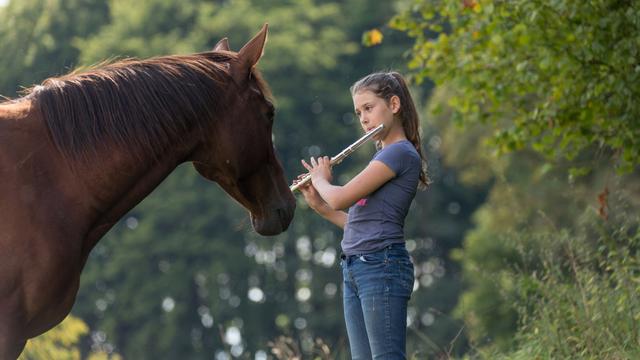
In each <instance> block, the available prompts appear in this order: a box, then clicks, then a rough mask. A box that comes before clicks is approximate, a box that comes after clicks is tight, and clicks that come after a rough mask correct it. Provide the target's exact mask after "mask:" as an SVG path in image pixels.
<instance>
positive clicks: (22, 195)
mask: <svg viewBox="0 0 640 360" xmlns="http://www.w3.org/2000/svg"><path fill="white" fill-rule="evenodd" d="M266 36H267V27H266V25H265V26H264V27H263V29H262V30H261V31H260V33H258V34H257V35H256V36H255V37H254V38H253V39H252V40H251V41H249V42H248V43H247V44H246V45H245V46H244V47H243V48H242V49H241V50H240V51H239V52H237V53H236V52H232V51H229V48H228V43H227V41H226V39H223V40H222V41H220V42H219V43H218V44H217V45H216V47H215V48H214V49H213V51H209V52H205V53H200V54H193V55H188V56H166V57H157V58H152V59H148V60H142V61H139V60H126V61H121V62H117V63H113V64H110V65H104V66H101V67H98V68H95V69H90V70H86V71H82V72H79V73H72V74H69V75H66V76H63V77H60V78H52V79H48V80H46V81H45V82H43V84H42V85H40V86H36V87H34V88H33V89H32V90H31V91H30V92H29V94H28V95H26V96H25V97H23V98H21V99H17V100H13V101H8V102H5V103H3V104H0V359H2V360H4V359H14V358H16V357H17V356H18V355H19V354H20V352H21V351H22V349H23V348H24V344H25V342H26V340H27V339H29V338H32V337H35V336H37V335H39V334H41V333H43V332H45V331H46V330H48V329H50V328H51V327H53V326H54V325H56V324H57V323H59V322H60V321H61V320H62V319H63V318H64V317H65V316H66V315H67V314H68V313H69V311H70V309H71V307H72V305H73V302H74V300H75V296H76V293H77V291H78V284H79V279H80V272H81V270H82V268H83V267H84V264H85V262H86V260H87V256H88V255H89V252H90V251H91V249H92V248H93V247H94V246H95V245H96V243H97V242H98V240H99V239H100V238H101V237H102V236H103V235H104V234H105V233H106V232H107V231H108V230H109V229H110V228H111V227H112V226H113V225H114V224H115V223H116V222H117V221H118V219H120V218H121V217H122V216H123V215H124V214H125V213H127V211H129V210H130V209H131V208H133V207H134V206H135V205H136V204H138V203H139V202H140V201H141V200H142V199H143V198H144V197H145V196H147V195H148V194H149V193H150V192H151V191H152V190H153V189H154V188H155V187H156V186H157V185H158V184H159V183H160V182H161V181H162V180H163V179H164V178H165V177H166V176H168V175H169V173H171V171H172V170H173V169H175V168H176V166H177V165H179V164H180V163H183V162H185V161H191V162H193V164H194V165H195V168H196V169H197V171H198V172H199V173H200V174H201V175H202V176H204V177H205V178H207V179H209V180H212V181H215V182H217V183H218V184H219V185H220V186H221V187H222V188H223V189H224V190H225V191H226V192H227V193H228V194H229V195H230V196H231V197H233V198H234V199H235V200H237V201H238V202H239V203H240V204H241V205H242V206H244V207H245V208H246V209H247V210H248V211H249V212H250V215H251V220H252V224H253V227H254V228H255V230H256V231H257V232H258V233H260V234H262V235H275V234H279V233H281V232H282V231H285V230H286V229H287V227H288V226H289V223H290V222H291V219H292V217H293V213H294V209H295V199H294V197H293V195H292V194H291V191H289V187H288V184H287V182H286V181H285V179H284V175H283V171H282V166H281V164H280V162H279V161H278V159H277V158H276V156H275V154H274V148H273V144H272V139H271V128H272V123H273V117H274V107H273V105H272V103H271V101H270V94H269V92H268V88H267V86H266V83H265V82H264V81H263V80H262V79H261V77H260V74H259V73H258V72H257V70H256V69H255V68H254V66H255V64H256V63H257V62H258V60H259V59H260V57H261V56H262V52H263V48H264V44H265V40H266Z"/></svg>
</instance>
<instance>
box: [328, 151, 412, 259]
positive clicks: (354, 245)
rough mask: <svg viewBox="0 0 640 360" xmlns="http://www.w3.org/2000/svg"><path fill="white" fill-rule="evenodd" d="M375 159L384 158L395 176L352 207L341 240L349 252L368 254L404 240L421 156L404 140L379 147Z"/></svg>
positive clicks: (347, 253)
mask: <svg viewBox="0 0 640 360" xmlns="http://www.w3.org/2000/svg"><path fill="white" fill-rule="evenodd" d="M374 160H378V161H382V162H383V163H384V164H385V165H387V166H388V167H389V168H390V169H391V170H393V172H394V173H395V176H394V177H393V178H392V179H391V180H389V181H388V182H386V183H385V184H384V185H382V186H381V187H380V188H378V189H377V190H376V191H374V192H372V193H371V194H369V195H368V196H367V197H365V198H363V199H360V200H359V201H358V202H356V203H355V204H353V206H351V207H350V208H349V214H348V218H347V222H346V224H345V226H344V236H343V238H342V243H341V245H342V252H343V253H345V254H346V255H358V254H367V253H371V252H375V251H377V250H380V249H382V248H384V247H386V246H388V245H391V244H393V243H401V242H403V241H404V219H405V217H406V216H407V213H408V212H409V206H410V205H411V201H412V200H413V198H414V196H415V195H416V190H417V188H418V181H419V179H420V169H421V160H420V155H419V154H418V152H417V151H416V149H415V147H414V146H413V144H411V142H410V141H408V140H402V141H398V142H396V143H393V144H390V145H387V146H385V147H384V148H382V149H381V150H379V151H378V152H377V153H376V154H375V155H374V156H373V160H372V161H374Z"/></svg>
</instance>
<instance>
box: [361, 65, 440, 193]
mask: <svg viewBox="0 0 640 360" xmlns="http://www.w3.org/2000/svg"><path fill="white" fill-rule="evenodd" d="M350 90H351V95H352V96H353V95H355V94H356V93H358V92H360V91H371V92H372V93H374V94H375V95H376V96H378V97H379V98H382V99H384V100H385V101H386V102H387V103H389V101H390V100H391V98H392V97H393V96H394V95H395V96H397V97H398V98H400V111H399V112H398V116H400V118H401V120H402V127H403V128H404V133H405V135H406V136H407V139H408V140H409V141H410V142H411V143H412V144H413V146H414V147H415V148H416V151H418V154H420V159H421V169H420V184H419V188H421V189H424V188H426V187H427V186H428V185H429V184H430V183H431V180H430V179H429V177H428V176H427V162H426V159H425V156H424V154H423V153H422V145H421V141H420V118H419V117H418V112H417V111H416V106H415V105H414V103H413V99H412V98H411V94H410V93H409V88H408V87H407V83H406V82H405V80H404V78H403V77H402V75H400V74H399V73H397V72H395V71H390V72H376V73H373V74H369V75H367V76H365V77H363V78H362V79H360V80H358V81H356V83H355V84H353V85H352V86H351V89H350Z"/></svg>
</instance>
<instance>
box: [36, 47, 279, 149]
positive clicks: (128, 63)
mask: <svg viewBox="0 0 640 360" xmlns="http://www.w3.org/2000/svg"><path fill="white" fill-rule="evenodd" d="M235 56H236V55H235V54H234V53H230V52H224V51H220V52H206V53H200V54H194V55H179V56H163V57H156V58H151V59H147V60H136V59H127V60H122V61H119V62H115V63H111V64H106V65H101V66H98V67H96V68H89V69H86V70H79V71H75V72H72V73H70V74H67V75H64V76H62V77H57V78H49V79H47V80H45V81H44V82H43V83H42V85H39V86H36V87H34V88H33V89H31V92H30V93H29V94H28V96H27V97H29V98H31V99H32V100H33V101H34V103H35V104H36V107H37V108H38V109H39V111H40V113H41V114H42V116H43V118H44V121H45V123H46V125H47V127H48V129H49V133H50V135H51V138H52V140H53V142H54V143H55V145H56V147H57V148H58V150H60V152H61V153H62V154H63V156H65V157H66V158H68V159H74V160H85V161H88V160H91V159H92V158H94V156H93V155H95V154H96V153H97V152H98V150H99V149H108V147H109V146H111V147H113V146H117V147H120V148H122V149H126V151H127V152H128V153H129V154H130V155H131V156H133V157H135V158H137V159H138V160H144V159H148V158H149V156H152V157H154V158H155V160H157V156H158V155H159V154H160V153H161V152H162V150H164V149H166V147H167V146H169V145H175V144H178V145H179V144H181V143H185V142H186V141H187V139H186V138H185V137H186V136H185V135H186V134H188V133H189V132H190V131H191V130H193V129H194V128H195V129H197V133H199V134H202V136H204V134H205V129H207V128H209V127H210V121H211V120H212V119H214V118H215V117H216V114H220V113H222V112H223V111H224V110H225V108H224V103H225V102H224V101H223V100H224V99H225V96H226V95H225V91H226V89H227V88H228V85H229V84H230V83H232V82H233V80H232V77H231V74H230V69H229V66H228V65H227V64H228V62H229V61H230V60H233V59H234V57H235ZM254 75H255V76H256V79H257V82H258V86H259V87H260V90H261V91H264V93H265V94H267V93H268V94H270V93H269V91H268V88H267V87H266V83H265V82H264V81H263V80H262V79H261V77H260V76H259V74H257V73H256V74H254Z"/></svg>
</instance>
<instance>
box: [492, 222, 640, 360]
mask: <svg viewBox="0 0 640 360" xmlns="http://www.w3.org/2000/svg"><path fill="white" fill-rule="evenodd" d="M583 219H584V220H583V221H584V223H583V224H581V225H580V226H579V227H578V229H577V231H570V230H562V231H556V232H553V233H539V234H536V235H535V236H531V235H526V234H515V236H513V237H509V238H508V239H506V240H505V241H507V242H511V243H513V244H517V245H516V246H518V248H519V253H520V255H521V256H522V258H523V259H524V262H523V264H522V265H521V267H520V268H519V269H516V270H515V271H513V272H512V273H511V277H512V281H513V282H514V284H515V287H516V288H517V289H518V290H517V291H516V296H514V297H512V298H511V299H512V300H513V301H514V303H515V306H516V307H517V308H518V309H519V315H520V322H521V325H520V327H519V329H518V333H517V335H516V339H517V350H515V351H513V352H512V353H509V354H507V355H505V356H500V357H497V358H500V359H532V358H533V359H548V358H571V359H635V358H637V357H638V355H640V298H638V296H637V295H638V293H639V292H640V277H638V275H639V274H640V232H639V229H640V227H639V225H640V219H639V218H637V216H635V215H631V216H625V215H622V216H620V219H610V220H609V221H608V222H604V221H602V219H599V218H596V217H595V216H594V215H593V214H589V215H587V216H585V217H584V218H583ZM532 245H533V246H532ZM491 358H496V357H495V356H491Z"/></svg>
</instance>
